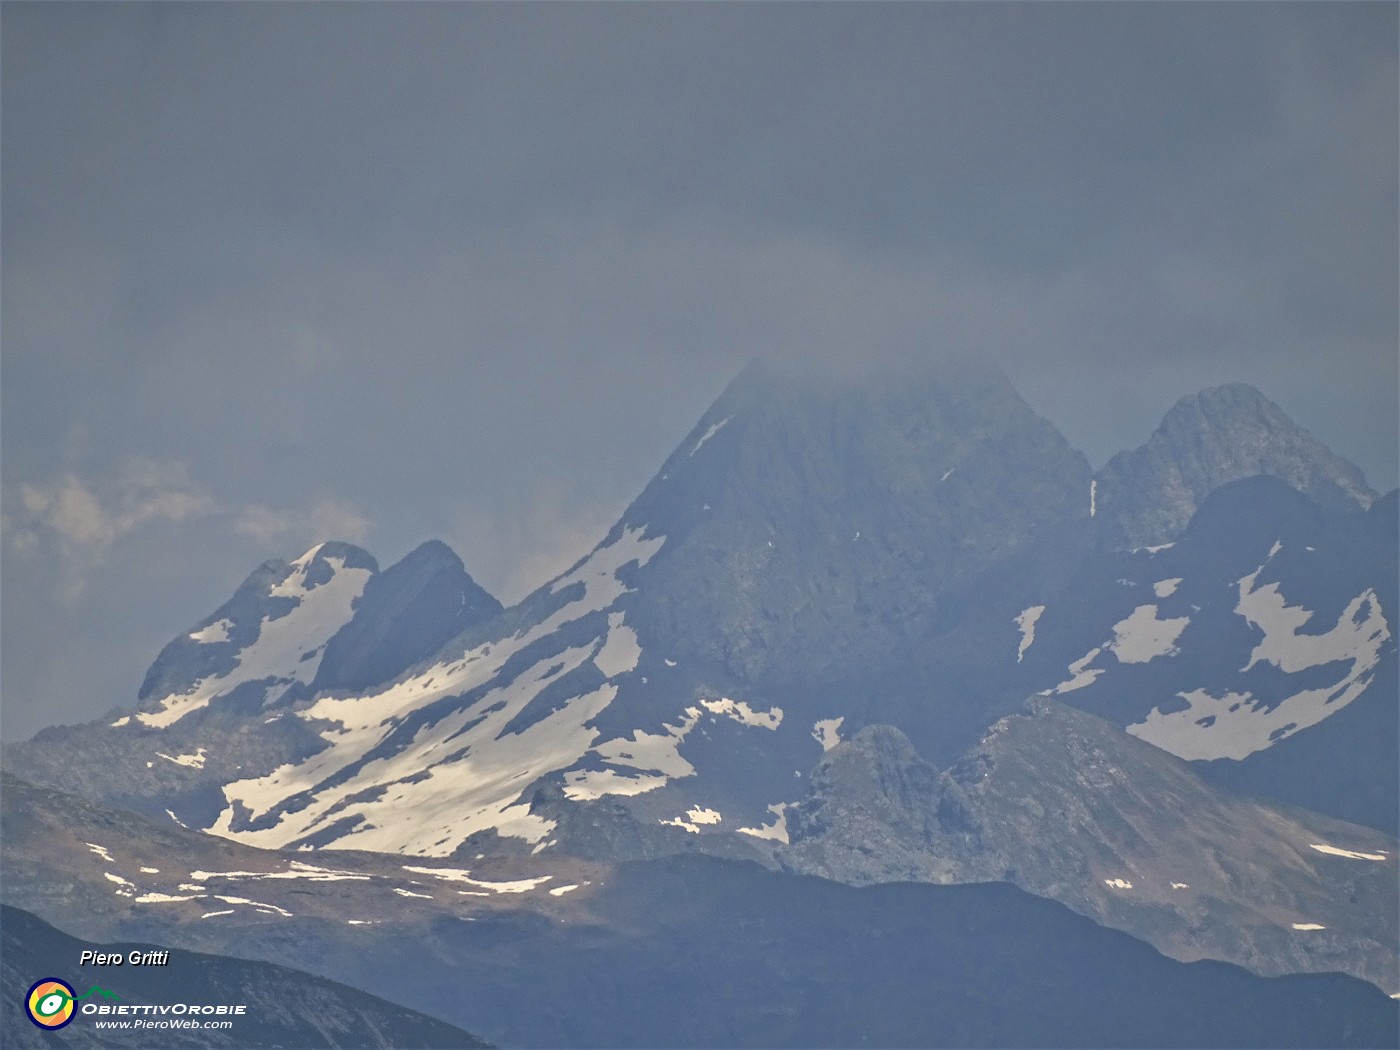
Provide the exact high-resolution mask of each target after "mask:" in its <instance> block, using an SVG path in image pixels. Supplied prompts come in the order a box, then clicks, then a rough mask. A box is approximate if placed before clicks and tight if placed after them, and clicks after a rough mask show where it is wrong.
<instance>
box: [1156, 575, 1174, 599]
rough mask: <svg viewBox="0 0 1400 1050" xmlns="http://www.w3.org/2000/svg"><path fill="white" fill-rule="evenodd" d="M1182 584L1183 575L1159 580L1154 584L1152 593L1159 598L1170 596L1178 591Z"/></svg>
mask: <svg viewBox="0 0 1400 1050" xmlns="http://www.w3.org/2000/svg"><path fill="white" fill-rule="evenodd" d="M1180 586H1181V577H1180V576H1173V577H1172V578H1171V579H1169V580H1158V581H1157V582H1156V583H1154V584H1153V585H1152V593H1153V594H1155V595H1156V596H1157V597H1158V598H1170V597H1171V596H1172V595H1173V594H1175V593H1176V589H1177V588H1178V587H1180Z"/></svg>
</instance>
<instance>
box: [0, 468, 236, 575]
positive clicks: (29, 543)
mask: <svg viewBox="0 0 1400 1050" xmlns="http://www.w3.org/2000/svg"><path fill="white" fill-rule="evenodd" d="M6 495H7V497H11V498H9V499H7V500H6V502H7V503H9V504H11V507H12V509H11V510H10V511H9V512H8V513H7V514H6V516H5V534H6V539H7V541H8V542H9V543H10V545H11V546H12V548H13V549H15V550H18V551H29V550H34V549H36V548H38V547H39V546H40V545H41V544H43V543H45V542H54V543H57V544H58V546H59V547H60V548H61V549H62V550H63V551H64V552H65V553H66V554H68V555H75V556H83V557H86V558H89V559H92V560H101V558H102V556H103V555H104V554H106V552H107V549H108V548H109V547H111V546H112V544H113V543H115V542H117V541H118V540H120V539H121V538H122V537H124V536H127V535H129V534H130V533H133V532H135V531H137V530H138V529H141V528H143V527H145V526H147V525H153V524H157V523H160V522H173V523H180V522H185V521H192V520H195V519H198V518H203V517H206V516H207V515H209V514H210V513H212V512H213V510H214V501H213V499H212V498H211V497H210V495H209V494H208V492H206V491H205V490H204V489H203V488H202V487H201V486H199V485H197V484H195V483H194V482H193V481H192V480H191V479H190V476H189V471H188V469H187V468H186V467H185V466H184V465H183V464H180V463H174V462H158V461H156V460H152V459H147V458H144V457H128V458H127V459H124V460H122V461H121V462H120V463H119V464H118V465H117V466H116V468H115V469H114V470H112V471H111V472H110V473H109V474H106V475H100V476H97V477H93V478H86V479H85V478H81V477H79V476H78V475H77V474H74V473H71V472H69V473H66V474H64V475H63V476H62V477H60V478H58V479H57V480H55V481H52V482H48V483H36V482H24V483H21V484H20V485H19V486H18V488H17V490H14V491H13V492H11V491H7V492H6ZM15 504H17V505H18V506H17V507H15V506H14V505H15Z"/></svg>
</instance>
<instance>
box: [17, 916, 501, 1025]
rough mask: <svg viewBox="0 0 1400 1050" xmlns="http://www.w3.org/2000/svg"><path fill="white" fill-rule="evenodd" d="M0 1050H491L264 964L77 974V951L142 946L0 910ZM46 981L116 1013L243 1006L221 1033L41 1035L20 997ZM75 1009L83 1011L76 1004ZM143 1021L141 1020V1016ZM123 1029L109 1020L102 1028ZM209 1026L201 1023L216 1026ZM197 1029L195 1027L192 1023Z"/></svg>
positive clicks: (176, 961) (79, 1021) (377, 1002)
mask: <svg viewBox="0 0 1400 1050" xmlns="http://www.w3.org/2000/svg"><path fill="white" fill-rule="evenodd" d="M0 937H3V946H4V950H3V953H0V958H3V962H0V974H3V984H4V989H5V994H4V997H3V1006H0V1044H3V1045H5V1046H7V1047H36V1048H37V1047H97V1046H102V1047H140V1048H153V1047H240V1048H249V1050H251V1048H254V1047H394V1048H400V1047H403V1048H407V1047H423V1048H427V1047H444V1048H445V1047H464V1048H465V1047H489V1046H490V1044H489V1043H486V1042H483V1041H482V1040H480V1039H478V1038H476V1037H475V1036H473V1035H471V1034H469V1033H467V1032H464V1031H462V1030H461V1029H460V1028H454V1027H453V1026H452V1025H450V1024H447V1023H446V1022H444V1021H439V1020H437V1019H436V1018H433V1017H428V1016H426V1015H425V1014H421V1013H417V1012H416V1011H413V1010H409V1009H406V1008H404V1007H402V1006H398V1005H396V1004H394V1003H391V1002H388V1001H387V1000H385V999H381V998H379V997H378V996H375V995H369V994H368V993H366V992H361V991H358V990H357V989H354V988H350V987H347V986H346V985H343V984H336V983H335V982H334V981H327V980H325V979H324V978H320V977H313V976H311V975H310V974H306V973H301V972H300V971H298V970H290V969H288V968H286V967H285V966H275V965H273V964H272V963H264V962H249V961H248V960H245V959H230V958H227V957H225V956H220V955H206V954H204V953H202V952H186V951H180V950H178V949H171V950H170V951H169V953H168V959H167V961H166V962H165V964H164V965H160V966H132V965H122V966H103V967H93V966H82V967H80V966H79V965H78V961H79V957H80V955H81V953H82V952H83V950H84V949H91V950H94V951H98V952H102V953H110V954H119V955H120V956H121V957H122V958H124V959H125V958H127V957H128V955H129V953H130V952H131V951H133V950H139V951H142V952H147V951H152V949H151V947H150V945H144V944H143V945H135V944H112V945H105V944H92V943H90V942H87V941H80V940H77V939H76V938H73V937H69V936H68V935H67V934H66V933H64V932H62V931H61V930H57V929H55V928H54V927H52V926H50V925H49V924H48V923H46V922H44V921H43V920H42V919H40V918H38V917H37V916H34V915H32V914H30V913H29V912H27V911H23V910H22V909H19V908H12V907H10V906H8V905H4V906H0ZM45 977H58V978H60V979H62V980H66V981H67V982H68V983H69V984H71V985H72V986H73V988H74V990H75V991H76V992H78V994H79V995H80V996H82V995H84V993H86V992H87V991H88V988H89V985H92V984H97V985H100V986H101V987H102V988H103V989H106V993H95V994H94V996H93V997H92V1001H93V1002H96V1003H99V1004H100V1005H102V1006H110V1007H112V1008H115V1007H116V1006H118V1005H125V1006H128V1007H133V1006H141V1005H147V1004H175V1003H188V1004H211V1005H217V1004H221V1003H226V1004H239V1003H241V1004H245V1005H246V1007H247V1011H246V1013H245V1014H244V1015H243V1016H241V1017H236V1018H228V1019H229V1020H232V1027H231V1028H229V1029H228V1030H224V1031H219V1030H206V1029H196V1028H177V1029H166V1030H153V1029H149V1028H144V1029H143V1028H136V1027H132V1028H128V1029H117V1028H111V1027H103V1028H102V1029H98V1028H97V1027H96V1021H97V1020H98V1018H97V1017H96V1016H94V1015H86V1016H85V1015H83V1014H81V1013H79V1014H78V1015H76V1016H75V1017H74V1019H73V1020H72V1021H71V1022H70V1023H69V1024H68V1025H66V1026H64V1027H63V1028H61V1029H58V1030H55V1031H45V1030H43V1029H40V1028H39V1027H37V1026H36V1025H34V1024H32V1023H31V1022H30V1020H29V1018H28V1017H27V1016H26V1014H25V1004H24V1002H23V993H24V989H26V988H28V987H29V986H30V985H32V984H33V983H34V982H35V981H37V980H40V979H42V978H45ZM83 1005H86V1003H84V1004H83ZM143 1016H144V1015H143ZM108 1019H110V1020H113V1021H116V1020H125V1019H126V1018H118V1017H110V1018H106V1017H104V1018H102V1020H108ZM224 1019H225V1018H219V1017H213V1018H209V1020H214V1021H218V1020H224ZM200 1020H201V1021H202V1020H204V1019H203V1018H201V1019H200Z"/></svg>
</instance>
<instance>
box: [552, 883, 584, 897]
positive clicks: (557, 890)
mask: <svg viewBox="0 0 1400 1050" xmlns="http://www.w3.org/2000/svg"><path fill="white" fill-rule="evenodd" d="M576 889H578V884H577V883H570V884H569V885H567V886H555V887H554V889H552V890H550V891H549V895H550V896H551V897H562V896H564V894H566V893H572V892H573V891H574V890H576Z"/></svg>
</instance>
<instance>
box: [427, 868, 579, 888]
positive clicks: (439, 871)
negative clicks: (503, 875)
mask: <svg viewBox="0 0 1400 1050" xmlns="http://www.w3.org/2000/svg"><path fill="white" fill-rule="evenodd" d="M403 870H404V871H411V872H413V874H415V875H431V876H432V877H433V878H435V879H441V880H442V881H444V882H464V883H466V884H467V885H468V886H480V887H481V888H482V889H484V890H489V891H490V892H492V893H525V892H527V891H529V890H533V889H534V888H535V887H536V886H542V885H544V884H545V883H546V882H548V881H549V880H550V879H552V878H553V877H554V876H553V875H541V876H540V877H539V878H537V879H517V880H515V881H514V882H485V881H483V880H481V879H474V878H472V873H471V872H470V871H464V870H462V869H460V868H414V867H410V866H409V865H407V864H405V865H404V869H403ZM458 892H463V891H460V890H459V891H458Z"/></svg>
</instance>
